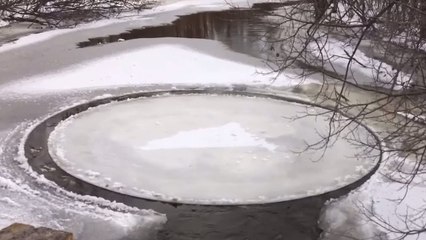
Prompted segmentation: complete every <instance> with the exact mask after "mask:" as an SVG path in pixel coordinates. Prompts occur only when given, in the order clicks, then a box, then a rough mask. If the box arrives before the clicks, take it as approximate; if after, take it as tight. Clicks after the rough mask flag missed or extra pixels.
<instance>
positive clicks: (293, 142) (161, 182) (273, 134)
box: [49, 95, 374, 204]
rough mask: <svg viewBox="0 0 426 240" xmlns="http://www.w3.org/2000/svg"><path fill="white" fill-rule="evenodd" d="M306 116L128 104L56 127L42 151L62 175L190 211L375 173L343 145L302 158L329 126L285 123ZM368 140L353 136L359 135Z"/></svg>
mask: <svg viewBox="0 0 426 240" xmlns="http://www.w3.org/2000/svg"><path fill="white" fill-rule="evenodd" d="M305 111H306V106H304V105H299V104H294V103H289V102H285V101H278V100H272V99H267V98H249V97H242V96H227V95H184V96H173V95H170V96H159V97H152V98H143V99H136V100H128V101H123V102H116V103H111V104H107V105H103V106H100V107H95V108H92V109H89V110H87V111H85V112H82V113H80V114H77V115H75V116H73V117H71V118H69V119H67V120H65V121H63V122H62V123H60V124H59V125H58V126H57V127H56V129H55V130H54V131H53V133H52V134H51V136H50V138H49V149H50V150H49V151H50V153H51V155H52V157H53V159H54V161H55V162H56V163H57V164H58V165H59V166H60V167H61V168H63V169H64V170H65V171H67V172H68V173H70V174H72V175H74V176H76V177H78V178H80V179H82V180H85V181H87V182H90V183H92V184H95V185H97V186H100V187H104V188H107V189H110V190H113V191H117V192H121V193H124V194H128V195H133V196H137V197H142V198H149V199H158V200H162V201H177V202H183V203H197V204H252V203H265V202H275V201H283V200H289V199H295V198H300V197H305V196H310V195H315V194H319V193H323V192H327V191H330V190H333V189H336V188H339V187H341V186H343V185H345V184H348V183H351V182H353V181H355V180H357V179H359V178H360V177H362V176H363V174H365V173H366V171H368V170H369V169H371V168H372V167H373V166H374V162H371V159H360V158H359V157H356V156H358V155H359V154H360V153H361V151H362V148H359V146H354V145H353V144H351V143H350V142H349V141H347V140H344V139H339V140H338V141H337V142H335V144H334V145H333V146H332V147H331V148H329V149H328V150H327V151H326V152H325V155H324V156H323V157H321V155H322V154H323V151H322V150H313V149H312V150H305V148H306V146H307V145H306V144H307V143H308V144H309V143H314V142H316V141H318V140H319V139H320V138H319V135H318V133H319V132H321V131H325V130H326V129H327V128H326V126H327V123H328V122H327V119H326V116H317V117H304V118H301V119H298V120H292V119H291V118H292V117H295V116H297V115H298V114H299V115H300V114H305ZM316 111H323V110H321V109H317V110H316ZM344 134H345V133H342V135H344ZM367 134H368V132H367V131H366V130H363V131H362V130H359V131H358V132H357V137H359V136H361V137H363V136H364V137H367Z"/></svg>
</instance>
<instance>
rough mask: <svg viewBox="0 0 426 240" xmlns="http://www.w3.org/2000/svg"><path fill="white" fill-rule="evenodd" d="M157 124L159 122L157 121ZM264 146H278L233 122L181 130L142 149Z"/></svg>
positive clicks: (272, 148) (274, 147)
mask: <svg viewBox="0 0 426 240" xmlns="http://www.w3.org/2000/svg"><path fill="white" fill-rule="evenodd" d="M156 124H157V122H156ZM233 147H263V148H265V149H268V150H269V151H274V150H275V149H276V148H277V146H276V145H274V144H270V143H268V142H266V141H265V140H264V139H258V138H256V137H255V136H253V135H252V134H250V133H248V132H247V131H246V130H245V129H244V128H243V127H242V126H241V124H239V123H236V122H231V123H227V124H225V125H223V126H220V127H213V128H205V129H195V130H190V131H183V132H179V133H177V134H176V135H173V136H170V137H168V138H163V139H156V140H152V141H149V142H148V143H147V144H145V145H144V146H142V147H140V149H142V150H160V149H191V148H233Z"/></svg>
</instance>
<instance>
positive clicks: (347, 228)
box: [320, 159, 426, 240]
mask: <svg viewBox="0 0 426 240" xmlns="http://www.w3.org/2000/svg"><path fill="white" fill-rule="evenodd" d="M395 162H397V161H395V159H394V160H393V161H390V160H389V161H386V162H385V163H384V164H382V165H381V167H380V169H379V171H378V172H377V173H376V174H375V175H373V176H372V178H371V179H370V180H369V181H368V182H367V183H365V184H364V185H362V186H361V187H360V188H359V189H358V190H356V191H354V192H352V193H350V194H349V195H348V196H345V197H342V198H341V199H337V200H334V201H331V202H330V203H329V204H328V205H327V206H326V208H325V210H324V213H323V215H322V216H321V221H320V225H321V227H322V228H323V229H324V230H325V231H326V232H327V233H326V234H325V236H324V237H323V239H341V240H349V239H354V238H355V239H399V238H400V237H401V236H402V235H401V234H399V233H398V230H401V231H409V230H413V229H419V227H420V226H424V225H425V224H426V220H425V218H424V217H422V216H423V215H424V206H425V203H426V178H425V176H423V175H422V174H419V175H417V176H416V177H415V179H414V180H413V182H412V183H411V184H410V185H409V186H408V189H407V186H406V185H404V184H402V183H399V182H397V181H390V180H389V179H388V178H387V177H386V175H389V174H392V175H393V176H394V177H395V174H393V173H394V172H393V167H392V165H393V164H397V163H395ZM406 165H410V164H409V163H406ZM405 167H406V168H407V167H408V168H409V166H405ZM412 167H413V166H412ZM407 190H408V191H407ZM371 219H373V220H374V221H377V222H378V223H380V225H378V224H375V223H374V222H372V221H371ZM387 224H389V225H388V226H387ZM386 226H387V227H388V228H385V227H386ZM394 230H396V231H394ZM404 239H407V240H417V239H426V234H425V233H422V234H420V235H419V236H417V235H416V234H413V235H409V236H407V237H405V238H404Z"/></svg>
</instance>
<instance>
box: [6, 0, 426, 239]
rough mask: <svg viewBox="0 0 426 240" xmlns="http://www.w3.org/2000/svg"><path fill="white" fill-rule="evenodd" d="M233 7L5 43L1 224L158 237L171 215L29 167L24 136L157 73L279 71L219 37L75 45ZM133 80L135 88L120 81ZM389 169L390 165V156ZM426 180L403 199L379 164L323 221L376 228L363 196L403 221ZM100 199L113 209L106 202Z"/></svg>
mask: <svg viewBox="0 0 426 240" xmlns="http://www.w3.org/2000/svg"><path fill="white" fill-rule="evenodd" d="M228 2H229V1H228ZM250 2H253V1H245V0H244V1H240V2H237V3H236V4H238V5H247V4H248V3H250ZM229 7H230V6H229V5H228V4H227V3H225V2H223V1H222V0H209V1H198V0H192V1H168V2H165V3H163V4H162V5H161V6H159V7H156V8H155V9H152V10H148V11H146V12H144V13H143V14H142V15H139V16H133V17H131V16H129V17H127V18H123V19H119V20H105V21H100V22H97V23H92V24H87V25H84V26H80V27H78V28H76V29H66V30H55V31H50V32H45V33H41V34H37V35H31V36H28V37H24V38H22V39H20V40H18V41H16V42H14V43H10V44H6V45H4V46H2V47H0V66H1V67H0V76H1V79H0V110H1V118H0V139H1V140H0V166H1V168H0V196H1V197H0V209H1V213H0V227H5V226H7V225H8V224H11V223H13V222H16V221H19V222H25V223H30V224H35V225H44V226H50V227H54V228H59V229H65V230H69V231H73V232H74V233H75V234H76V235H77V236H78V237H79V238H80V239H120V238H128V239H131V238H132V236H133V238H140V237H144V236H145V237H146V238H150V237H152V234H155V231H156V230H157V229H158V227H161V225H162V224H163V223H164V221H166V216H162V215H159V214H157V213H153V212H151V211H145V210H138V209H130V208H128V207H126V206H121V205H117V204H113V203H109V202H107V201H105V200H101V199H96V198H88V197H81V196H74V195H72V194H70V193H67V192H64V191H62V190H60V189H59V188H57V187H56V186H55V185H54V184H52V183H50V182H47V181H45V180H44V179H43V178H42V177H41V176H39V175H37V174H35V173H33V172H31V170H30V169H28V167H27V165H26V164H25V159H22V152H19V151H17V149H16V146H20V144H21V140H22V138H23V137H24V134H25V132H26V131H27V130H28V129H30V128H31V126H32V125H33V124H34V123H36V122H37V121H40V120H41V119H43V118H44V117H46V116H48V115H50V114H52V113H54V112H56V111H58V110H60V109H62V108H64V107H67V106H70V105H73V104H77V103H79V102H82V101H87V100H90V99H93V98H94V97H97V96H99V95H102V94H105V93H107V94H122V93H126V92H129V91H135V90H138V89H139V90H140V89H144V88H146V87H148V85H147V84H151V88H152V84H159V83H163V84H177V83H181V84H182V83H183V84H193V83H197V84H228V85H229V84H233V83H239V84H241V83H245V84H257V85H259V86H263V85H265V84H266V85H269V84H270V80H271V76H268V75H259V74H258V72H259V71H260V72H262V71H264V70H266V69H267V68H266V66H265V65H264V64H263V63H262V61H260V60H258V59H255V58H251V57H248V56H245V55H243V54H238V53H234V52H231V51H229V50H227V49H226V48H225V47H224V46H223V45H222V44H220V43H217V42H214V41H207V40H185V39H156V40H149V39H144V40H132V41H128V42H121V43H113V44H108V45H105V46H102V47H94V48H86V49H77V48H76V47H75V45H76V43H77V42H80V41H85V40H87V39H88V38H89V37H96V36H99V35H105V34H114V33H120V32H123V31H125V30H126V29H129V28H132V27H135V26H137V27H140V26H147V25H157V24H162V23H167V22H170V21H172V20H174V19H175V18H176V16H177V15H182V14H188V13H192V12H196V11H202V10H220V9H225V8H229ZM175 56H177V57H179V60H176V59H174V57H175ZM159 66H161V67H159ZM164 66H167V68H166V67H164ZM211 66H214V68H213V71H212V67H211ZM195 69H196V71H195ZM289 76H290V77H291V76H292V74H291V73H290V74H289ZM291 79H292V78H289V77H288V76H283V77H281V78H280V79H279V80H278V81H276V82H275V84H276V85H278V86H292V85H294V84H295V81H294V79H293V80H291ZM311 82H315V80H311ZM129 86H133V87H135V89H128V88H123V89H122V88H120V87H129ZM141 87H142V88H141ZM105 89H106V90H105ZM21 150H22V149H21ZM381 171H382V172H383V171H384V172H386V171H388V169H387V167H386V166H384V167H383V168H382V169H381ZM28 173H30V175H29V174H28ZM424 183H425V181H424V180H423V179H418V180H416V184H415V185H414V186H413V187H412V189H411V191H410V194H409V195H408V197H407V198H406V201H405V202H403V203H402V204H400V205H398V204H397V203H396V202H394V201H392V198H396V197H398V196H400V195H401V194H403V193H404V191H403V189H400V187H401V186H400V185H399V184H397V183H394V182H387V181H385V179H384V177H383V176H382V175H380V174H376V175H375V176H373V178H372V179H371V180H370V181H369V182H368V183H367V184H366V185H365V186H363V187H361V188H360V189H359V190H358V191H356V192H354V193H352V194H351V195H349V196H348V197H346V198H342V199H340V200H338V201H335V202H333V203H332V204H330V205H329V207H328V208H327V209H326V211H325V214H324V216H323V223H322V225H323V226H324V227H325V228H326V230H329V231H341V233H345V234H349V235H352V236H355V237H364V236H370V235H371V234H373V233H376V227H375V226H374V225H373V224H372V223H371V222H363V219H364V216H363V214H361V213H360V212H359V209H358V208H357V207H356V206H359V204H355V203H362V204H363V205H365V206H367V207H369V206H374V209H375V210H376V211H377V212H379V213H382V214H383V215H384V217H385V218H389V219H390V220H391V221H392V222H395V223H396V224H397V225H398V226H402V227H404V225H401V221H400V220H398V218H397V215H396V214H394V213H395V211H393V210H394V209H398V210H397V212H398V213H404V212H405V210H407V208H408V209H409V207H411V208H417V207H419V205H422V204H424V196H425V195H426V194H425V193H426V190H425V189H426V188H425V187H424ZM413 196H414V197H413ZM422 196H423V198H422ZM99 202H102V204H101V205H106V206H111V208H112V209H109V210H105V209H104V208H100V207H99V206H98V205H99ZM372 202H374V205H371V203H372ZM107 230H108V231H107ZM93 232H96V234H97V235H96V236H94V235H93ZM99 234H103V235H101V236H100V235H99ZM329 239H344V238H343V237H340V236H339V237H336V236H331V237H330V238H329ZM419 239H426V237H425V236H421V237H420V238H419Z"/></svg>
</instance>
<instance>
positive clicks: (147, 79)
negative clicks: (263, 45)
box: [0, 40, 315, 94]
mask: <svg viewBox="0 0 426 240" xmlns="http://www.w3.org/2000/svg"><path fill="white" fill-rule="evenodd" d="M205 41H208V40H205ZM212 66H214V68H212ZM269 71H270V70H269V69H267V68H266V66H264V67H262V66H261V67H256V66H252V65H247V64H243V63H238V62H234V61H229V60H226V59H221V58H216V57H213V56H209V55H206V54H202V53H199V52H196V51H194V50H192V49H188V48H185V47H182V46H180V45H156V46H152V47H150V48H141V49H137V50H134V51H131V52H126V53H121V54H117V55H114V56H109V57H105V58H101V59H96V60H94V61H90V62H85V63H84V64H80V65H77V66H72V67H69V68H68V69H65V70H63V71H60V72H58V73H53V74H49V75H45V76H36V77H31V78H28V79H21V80H18V81H16V82H13V83H11V84H8V85H3V86H4V87H3V88H2V89H1V90H0V91H1V92H6V93H8V92H9V93H10V92H12V93H26V94H40V93H45V92H55V91H65V90H73V89H91V88H106V87H123V86H134V85H143V84H167V83H173V84H200V83H206V84H223V85H231V84H258V85H259V84H260V85H263V84H273V85H274V86H293V85H298V84H300V80H299V79H297V78H295V77H291V76H290V75H289V74H287V75H286V74H282V75H280V76H279V77H278V78H277V79H276V78H275V77H276V75H275V74H267V73H268V72H269ZM309 82H315V81H313V80H312V81H310V80H309V79H308V80H306V81H305V83H309Z"/></svg>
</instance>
